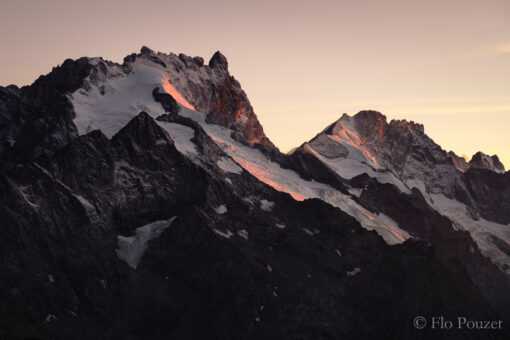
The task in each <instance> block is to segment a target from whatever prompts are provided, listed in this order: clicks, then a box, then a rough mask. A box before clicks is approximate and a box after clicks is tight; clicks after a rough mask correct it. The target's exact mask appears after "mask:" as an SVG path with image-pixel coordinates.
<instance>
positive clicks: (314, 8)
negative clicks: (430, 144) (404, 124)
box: [0, 0, 510, 169]
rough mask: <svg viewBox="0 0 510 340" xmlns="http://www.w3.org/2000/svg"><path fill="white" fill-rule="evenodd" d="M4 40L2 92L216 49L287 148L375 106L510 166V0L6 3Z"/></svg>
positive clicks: (0, 6) (2, 7) (0, 7)
mask: <svg viewBox="0 0 510 340" xmlns="http://www.w3.org/2000/svg"><path fill="white" fill-rule="evenodd" d="M0 32H1V33H0V46H2V54H1V55H0V85H2V86H5V85H8V84H12V83H13V84H17V85H26V84H29V83H32V82H33V81H34V80H35V79H36V78H37V76H38V75H40V74H45V73H47V72H49V71H50V70H51V67H52V66H55V65H57V64H60V63H62V61H63V60H64V59H66V58H79V57H81V56H103V57H105V58H107V59H110V60H113V61H117V62H121V61H122V58H123V57H124V56H126V55H127V54H130V53H132V52H137V51H139V49H140V47H141V46H142V45H147V46H149V47H150V48H152V49H154V50H158V51H162V52H167V53H169V52H175V53H180V52H183V53H185V54H188V55H192V56H194V55H199V56H202V57H204V59H206V60H208V59H209V58H210V57H211V56H212V54H213V53H214V51H216V50H220V51H222V52H223V53H224V54H225V55H226V56H227V58H228V60H229V65H230V66H229V67H230V70H231V72H232V74H233V75H234V76H235V77H236V78H237V79H238V80H239V81H240V82H241V84H242V86H243V88H244V90H245V91H246V92H247V94H248V97H249V98H250V100H251V102H252V105H253V107H254V109H255V112H256V113H257V115H258V117H259V119H260V121H261V123H262V125H263V126H264V129H265V131H266V134H267V135H268V137H269V138H270V139H271V140H273V142H274V143H275V144H276V145H277V146H278V147H280V149H281V150H282V151H287V150H289V149H291V148H292V147H295V146H297V145H299V144H301V143H302V142H304V141H305V140H308V139H310V138H311V137H313V136H314V135H315V134H316V133H318V132H319V131H320V130H322V129H323V128H324V127H325V126H326V125H328V124H330V123H331V122H333V121H334V120H336V119H338V118H339V117H340V116H341V114H342V113H344V112H346V113H348V114H351V115H352V114H355V113H356V112H358V111H360V110H362V109H374V110H378V111H381V112H383V113H384V114H385V115H386V116H387V117H388V118H389V119H393V118H398V119H408V120H414V121H416V122H420V123H423V124H424V125H425V131H426V133H427V134H429V136H430V137H432V138H433V139H434V140H435V141H436V142H437V143H439V144H440V145H441V146H442V147H443V148H444V149H446V150H453V151H455V152H456V153H457V154H459V155H462V154H467V155H469V156H471V155H472V154H474V153H475V152H476V151H479V150H481V151H483V152H485V153H488V154H491V155H492V154H498V155H499V156H500V158H501V159H502V161H503V163H504V164H505V165H506V167H507V169H508V168H509V167H510V138H509V137H508V135H509V134H510V131H509V128H510V1H508V0H484V1H481V0H476V1H475V0H451V1H449V0H438V1H430V0H429V1H413V0H398V1H397V0H385V1H376V0H372V1H370V0H357V1H276V0H273V1H265V0H258V1H250V0H243V1H221V0H219V1H182V0H180V1H168V0H157V1H156V0H153V1H151V0H146V1H143V2H142V1H131V0H124V1H98V0H88V1H70V0H67V1H63V0H60V1H57V0H16V1H14V0H2V1H1V2H0Z"/></svg>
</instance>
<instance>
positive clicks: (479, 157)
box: [469, 151, 505, 173]
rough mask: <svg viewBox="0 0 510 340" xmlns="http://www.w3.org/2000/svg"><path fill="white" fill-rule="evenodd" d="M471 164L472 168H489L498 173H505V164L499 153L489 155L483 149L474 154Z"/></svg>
mask: <svg viewBox="0 0 510 340" xmlns="http://www.w3.org/2000/svg"><path fill="white" fill-rule="evenodd" d="M469 164H470V166H471V167H472V168H478V169H487V170H491V171H494V172H498V173H505V166H504V165H503V163H501V161H500V160H499V157H498V156H497V155H493V156H489V155H486V154H484V153H483V152H481V151H478V152H477V153H475V154H474V155H473V157H472V158H471V161H469Z"/></svg>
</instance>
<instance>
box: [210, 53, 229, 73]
mask: <svg viewBox="0 0 510 340" xmlns="http://www.w3.org/2000/svg"><path fill="white" fill-rule="evenodd" d="M209 66H210V67H211V68H219V69H223V70H227V69H228V61H227V58H226V57H225V56H224V55H223V54H221V52H220V51H216V53H214V55H213V56H212V57H211V60H209Z"/></svg>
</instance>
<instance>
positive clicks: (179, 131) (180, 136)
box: [157, 121, 199, 155]
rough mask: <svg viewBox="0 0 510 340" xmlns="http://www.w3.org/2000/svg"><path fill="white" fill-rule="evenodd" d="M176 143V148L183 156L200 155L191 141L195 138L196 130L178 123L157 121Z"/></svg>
mask: <svg viewBox="0 0 510 340" xmlns="http://www.w3.org/2000/svg"><path fill="white" fill-rule="evenodd" d="M157 123H158V125H159V126H161V127H162V128H163V129H164V130H165V131H166V132H168V134H169V135H170V137H172V139H173V140H174V142H175V144H174V145H175V147H176V148H177V150H178V151H179V152H180V153H182V154H193V155H198V154H199V152H198V150H197V148H196V146H195V144H194V143H193V142H192V141H191V139H192V138H193V137H194V136H195V130H193V129H192V128H190V127H188V126H185V125H182V124H176V123H168V122H160V121H157Z"/></svg>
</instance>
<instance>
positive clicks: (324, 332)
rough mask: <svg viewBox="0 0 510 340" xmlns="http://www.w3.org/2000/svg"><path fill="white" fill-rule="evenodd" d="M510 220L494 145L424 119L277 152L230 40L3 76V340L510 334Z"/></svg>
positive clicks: (347, 122) (377, 117) (355, 128)
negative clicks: (453, 140) (477, 325)
mask: <svg viewBox="0 0 510 340" xmlns="http://www.w3.org/2000/svg"><path fill="white" fill-rule="evenodd" d="M313 114H314V112H310V115H313ZM284 128H285V127H284V126H283V127H282V129H284ZM452 129H454V127H452ZM452 133H453V130H452ZM509 224H510V173H509V172H505V169H504V167H503V165H502V164H501V162H500V161H499V159H498V157H497V156H488V155H486V154H484V153H482V152H479V153H477V154H475V155H474V156H473V157H472V159H471V161H469V162H467V161H466V160H465V159H464V158H462V157H458V156H457V155H455V154H454V153H453V152H446V151H445V150H443V149H442V148H441V147H440V146H439V145H437V144H436V143H435V142H434V141H433V140H432V139H430V138H429V137H428V136H427V135H426V134H425V129H424V127H423V126H422V125H420V124H417V123H414V122H408V121H405V120H398V121H396V120H392V121H390V122H388V121H387V120H386V117H385V116H384V115H382V114H381V113H379V112H376V111H361V112H359V113H357V114H355V115H354V116H352V117H351V116H349V115H346V114H343V115H341V117H339V119H338V120H337V121H335V122H333V123H332V124H331V125H329V126H327V127H325V129H324V130H323V131H320V132H319V133H318V134H317V135H316V137H314V138H313V139H312V140H310V141H308V142H304V143H303V144H302V145H300V146H298V147H296V148H295V149H294V150H293V151H291V152H289V153H287V154H284V153H281V152H280V151H279V150H278V149H277V148H276V147H275V146H274V145H273V143H272V142H271V141H270V140H269V139H268V138H267V137H266V136H265V134H264V130H263V128H262V126H261V124H260V123H259V121H258V120H257V117H256V115H255V113H254V110H253V108H252V106H251V105H250V102H249V100H248V97H247V95H246V93H245V92H244V91H243V90H242V89H241V85H240V84H239V82H238V81H237V80H236V79H235V78H234V77H233V76H232V75H231V74H230V73H229V70H228V63H227V60H226V58H225V57H224V56H223V55H222V54H221V53H219V52H216V53H215V54H214V56H213V57H212V58H211V60H210V61H209V62H208V64H205V63H204V60H203V59H202V58H200V57H188V56H186V55H183V54H180V55H176V54H172V53H171V54H165V53H160V52H158V53H156V52H154V51H152V50H150V49H149V48H147V47H143V48H142V49H141V52H140V53H139V54H131V55H129V56H127V57H126V58H125V59H124V62H123V64H117V63H114V62H110V61H106V60H104V59H102V58H80V59H77V60H70V59H68V60H66V61H64V63H63V64H62V65H60V66H57V67H55V68H53V70H52V71H51V72H50V73H48V74H47V75H44V76H41V77H39V78H38V79H37V80H36V81H35V82H34V83H33V84H32V85H30V86H24V87H22V88H18V87H17V86H14V85H11V86H7V87H0V338H1V339H84V340H85V339H87V340H88V339H99V340H101V339H129V340H135V339H136V340H138V339H140V340H141V339H221V340H228V339H232V340H233V339H279V340H281V339H303V340H304V339H310V340H321V339H324V340H325V339H392V340H393V339H505V338H506V339H509V338H510V333H509V326H510V323H508V321H510V282H509V275H510V267H509V266H510V225H509ZM417 317H423V318H424V320H425V321H430V320H431V318H435V317H443V318H444V319H445V320H457V318H458V317H464V318H465V319H466V320H473V321H477V320H480V321H484V320H486V321H493V320H498V321H501V322H502V325H503V327H502V328H499V329H468V327H460V328H458V327H453V328H452V329H448V330H446V329H433V328H432V327H431V325H430V324H428V325H427V326H426V327H425V326H424V327H421V325H417V324H416V321H415V319H416V318H417ZM417 326H418V327H417Z"/></svg>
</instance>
